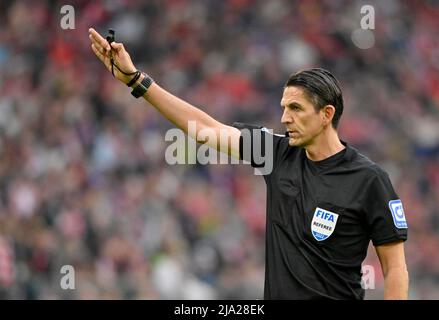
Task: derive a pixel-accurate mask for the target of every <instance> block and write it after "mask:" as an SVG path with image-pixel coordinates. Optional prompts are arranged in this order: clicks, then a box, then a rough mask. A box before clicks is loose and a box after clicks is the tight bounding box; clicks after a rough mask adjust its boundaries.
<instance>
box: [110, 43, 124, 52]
mask: <svg viewBox="0 0 439 320" xmlns="http://www.w3.org/2000/svg"><path fill="white" fill-rule="evenodd" d="M111 47H112V48H113V49H114V50H116V51H120V50H122V49H123V44H122V43H120V42H112V43H111Z"/></svg>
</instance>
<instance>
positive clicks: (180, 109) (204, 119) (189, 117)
mask: <svg viewBox="0 0 439 320" xmlns="http://www.w3.org/2000/svg"><path fill="white" fill-rule="evenodd" d="M139 81H141V79H139ZM143 98H144V99H145V100H146V101H148V102H149V103H150V104H151V105H152V106H153V107H154V108H156V109H157V111H159V112H160V113H161V114H162V115H163V116H164V117H165V118H166V119H168V120H169V121H170V122H172V123H173V124H174V125H175V126H176V127H178V128H180V129H182V130H183V131H184V132H185V133H188V122H189V121H194V122H195V123H196V132H198V131H200V130H202V129H205V128H211V129H213V130H217V129H219V128H220V127H222V126H223V124H222V123H220V122H218V121H217V120H215V119H214V118H212V117H211V116H209V115H208V114H207V113H205V112H204V111H202V110H200V109H198V108H196V107H194V106H193V105H191V104H189V103H187V102H186V101H184V100H182V99H180V98H178V97H176V96H174V95H173V94H171V93H170V92H168V91H166V90H165V89H163V88H161V87H160V86H159V85H157V84H156V83H153V84H152V85H151V87H150V88H149V89H148V91H147V92H146V93H145V94H144V96H143ZM191 133H192V132H191ZM192 138H196V137H192Z"/></svg>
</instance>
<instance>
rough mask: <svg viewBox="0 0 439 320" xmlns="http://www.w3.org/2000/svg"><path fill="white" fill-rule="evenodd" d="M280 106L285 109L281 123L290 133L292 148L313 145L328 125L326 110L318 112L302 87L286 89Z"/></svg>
mask: <svg viewBox="0 0 439 320" xmlns="http://www.w3.org/2000/svg"><path fill="white" fill-rule="evenodd" d="M280 104H281V107H282V109H283V115H282V119H281V122H282V123H283V124H284V125H285V126H286V129H287V131H288V133H289V136H290V140H289V144H290V146H294V147H306V146H308V145H310V144H312V143H313V142H314V141H315V138H316V137H318V136H319V134H320V133H321V132H322V131H323V130H324V127H325V126H326V125H327V119H326V118H325V111H324V109H325V108H323V109H322V110H320V111H319V112H316V111H315V108H314V106H313V104H312V103H311V101H309V99H308V98H307V97H306V96H305V94H304V92H303V89H302V88H300V87H292V86H291V87H286V88H285V89H284V93H283V97H282V100H281V102H280Z"/></svg>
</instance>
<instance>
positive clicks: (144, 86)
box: [131, 73, 154, 98]
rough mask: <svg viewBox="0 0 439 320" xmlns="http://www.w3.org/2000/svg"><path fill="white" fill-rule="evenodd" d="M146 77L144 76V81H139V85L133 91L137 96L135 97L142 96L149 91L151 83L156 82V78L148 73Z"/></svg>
mask: <svg viewBox="0 0 439 320" xmlns="http://www.w3.org/2000/svg"><path fill="white" fill-rule="evenodd" d="M144 75H145V77H144V78H143V80H142V82H140V83H139V85H138V86H136V87H135V88H134V89H133V91H131V94H132V95H133V96H134V97H135V98H140V97H142V96H143V95H144V94H145V92H146V91H148V89H149V87H150V86H151V84H152V83H153V82H154V80H153V79H152V78H151V77H150V76H148V75H147V74H145V73H144Z"/></svg>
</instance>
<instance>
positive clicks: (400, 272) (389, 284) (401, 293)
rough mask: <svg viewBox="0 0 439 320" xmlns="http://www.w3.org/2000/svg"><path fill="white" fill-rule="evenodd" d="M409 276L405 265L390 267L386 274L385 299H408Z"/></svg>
mask: <svg viewBox="0 0 439 320" xmlns="http://www.w3.org/2000/svg"><path fill="white" fill-rule="evenodd" d="M408 287H409V278H408V272H407V269H406V268H405V267H400V268H392V269H389V270H388V271H387V272H386V274H385V275H384V299H385V300H407V298H408Z"/></svg>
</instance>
